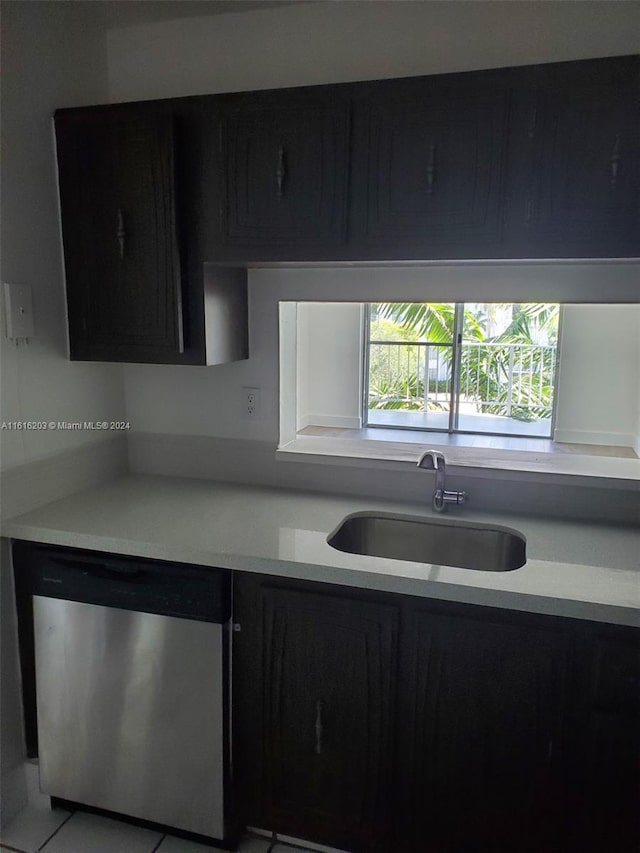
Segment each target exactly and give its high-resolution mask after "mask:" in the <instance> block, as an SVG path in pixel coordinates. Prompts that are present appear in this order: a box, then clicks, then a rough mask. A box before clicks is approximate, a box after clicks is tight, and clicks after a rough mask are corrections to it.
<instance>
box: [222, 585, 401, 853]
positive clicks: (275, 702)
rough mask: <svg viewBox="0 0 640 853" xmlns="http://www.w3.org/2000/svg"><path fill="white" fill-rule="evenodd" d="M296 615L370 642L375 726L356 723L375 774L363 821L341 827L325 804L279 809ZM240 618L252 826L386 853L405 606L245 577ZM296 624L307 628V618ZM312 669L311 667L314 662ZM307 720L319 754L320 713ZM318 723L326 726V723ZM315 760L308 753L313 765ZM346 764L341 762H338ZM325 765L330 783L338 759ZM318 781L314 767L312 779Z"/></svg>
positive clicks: (240, 721) (241, 702) (243, 780)
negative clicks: (282, 723)
mask: <svg viewBox="0 0 640 853" xmlns="http://www.w3.org/2000/svg"><path fill="white" fill-rule="evenodd" d="M318 587H319V588H318ZM296 608H302V609H303V610H304V612H305V613H306V614H307V615H308V616H309V620H308V624H309V626H312V625H313V624H314V620H316V619H317V620H319V622H316V624H319V625H322V624H323V623H324V628H326V626H327V625H331V624H335V627H336V629H337V631H338V632H339V633H340V632H343V633H344V631H345V630H349V631H351V628H350V627H349V626H350V625H353V632H354V634H353V636H354V639H356V640H357V641H358V642H360V640H361V641H362V642H366V644H367V645H366V656H367V660H369V661H370V663H369V664H368V665H370V666H371V667H372V669H371V671H370V672H369V673H368V676H369V677H370V678H371V679H372V680H371V683H370V689H371V690H372V691H373V694H378V695H377V697H376V696H375V695H373V696H372V697H369V699H368V700H367V702H365V705H366V707H367V708H368V709H369V713H368V714H367V717H369V720H368V722H367V720H365V719H363V720H362V721H359V720H353V721H352V723H353V725H356V724H359V722H361V723H362V725H363V726H365V730H364V731H363V734H362V737H363V738H364V740H363V741H362V742H363V743H368V744H369V746H370V747H371V748H372V749H373V753H374V754H372V755H368V754H367V756H366V760H365V762H364V764H366V768H367V769H366V772H365V777H366V778H365V782H364V785H363V789H362V797H363V801H362V806H361V808H362V813H361V814H360V816H359V817H358V816H357V815H354V816H352V817H349V819H348V820H346V821H345V822H344V823H343V824H342V825H341V824H340V820H341V818H340V817H339V815H336V816H335V818H333V819H332V818H331V816H330V814H329V813H327V814H325V815H324V816H323V814H322V813H321V812H319V811H318V809H319V808H320V804H317V805H316V806H315V807H314V806H313V804H311V803H310V804H309V809H308V812H305V810H304V808H302V807H301V808H298V809H292V808H291V807H289V806H287V804H286V803H283V804H279V803H278V802H277V801H275V800H274V799H273V797H274V794H275V788H274V786H273V780H274V774H275V773H276V772H277V764H278V762H279V761H280V759H279V754H280V753H279V745H278V738H277V729H278V725H279V724H278V713H279V711H278V707H279V703H281V702H282V693H283V683H284V682H283V666H285V664H286V661H285V660H284V657H283V656H284V655H285V654H286V650H285V645H284V643H285V639H286V632H287V630H289V629H292V626H293V623H292V624H290V625H287V624H286V622H287V615H286V612H287V609H290V612H292V613H294V612H295V609H296ZM234 613H235V616H234V619H236V620H239V628H240V630H238V631H237V632H236V634H235V643H234V661H235V663H234V668H235V671H236V682H235V688H234V692H235V697H236V701H235V703H234V729H235V731H236V747H235V752H236V768H237V773H238V782H239V786H240V789H241V790H242V791H244V792H245V793H246V794H247V796H245V797H242V796H241V800H243V806H244V808H243V812H244V818H245V820H246V822H247V823H248V824H250V825H252V826H262V827H264V828H267V829H270V830H276V831H278V832H281V833H283V834H286V835H291V836H295V837H300V838H305V837H306V838H309V839H310V840H315V841H319V842H321V843H324V844H329V845H331V846H337V847H340V848H345V849H349V850H351V849H353V850H355V851H362V852H363V853H373V851H375V850H378V851H380V853H386V851H388V849H389V843H390V839H389V836H388V831H389V827H390V824H391V820H390V814H389V810H390V807H391V801H392V798H393V788H392V782H391V770H392V752H393V738H394V736H393V731H394V728H395V662H396V659H397V620H398V615H399V609H398V607H397V606H396V605H395V604H394V603H392V602H390V601H389V599H388V597H386V596H378V595H376V594H375V593H372V594H367V593H364V594H361V593H360V591H357V590H341V589H340V588H335V587H327V586H326V585H318V584H313V583H307V582H297V581H286V580H284V579H282V578H274V577H269V576H250V575H247V574H244V573H243V574H242V575H241V576H236V577H235V580H234ZM279 616H282V617H283V618H279ZM294 618H295V619H296V620H297V621H299V624H302V622H301V621H300V619H301V616H300V615H298V616H295V617H294ZM358 638H359V639H358ZM313 642H315V641H313ZM318 653H319V652H318ZM369 656H370V657H369ZM376 660H377V663H376ZM309 665H310V667H312V666H313V661H310V664H309ZM302 677H303V678H304V673H303V674H302ZM336 689H337V691H338V696H337V697H334V698H335V699H336V700H337V701H338V704H340V691H341V689H342V688H341V686H340V685H339V684H338V685H337V687H336ZM313 698H314V697H312V699H313ZM310 701H311V700H310ZM307 704H308V703H307ZM309 707H310V708H311V712H313V708H312V707H311V706H309ZM323 711H326V713H327V718H326V721H325V722H326V726H327V727H328V728H327V737H330V735H331V732H330V711H331V709H330V708H325V709H323ZM307 717H309V719H308V728H309V737H310V748H311V740H312V738H313V731H312V727H313V724H314V720H313V713H311V716H309V715H308V714H307V715H306V717H305V720H306V719H307ZM334 720H335V717H334ZM316 722H317V721H316ZM320 725H321V726H323V722H322V720H321V721H320ZM238 733H240V737H239V738H238ZM316 735H317V733H316ZM274 736H275V740H274ZM338 743H339V741H338ZM329 745H330V744H329ZM334 748H335V740H334ZM339 748H340V747H339ZM361 757H362V756H361ZM315 758H316V757H315V756H311V753H310V760H315ZM321 758H322V756H319V759H321ZM345 758H346V756H343V758H342V759H340V758H338V763H339V762H340V760H345ZM327 760H328V761H329V762H330V764H329V765H328V766H327V767H326V768H324V769H322V768H320V769H319V770H318V772H319V773H320V774H321V777H323V778H324V780H325V781H326V780H327V779H328V778H329V777H330V774H331V773H332V772H334V771H333V770H332V767H331V762H332V761H333V758H332V756H331V755H329V756H328V758H327ZM334 766H335V765H334ZM363 766H364V765H363ZM327 774H329V775H327ZM303 775H304V774H303ZM314 775H315V771H313V769H312V771H310V774H309V779H311V778H312V777H313V776H314ZM359 791H360V789H358V796H360V793H359ZM314 812H317V814H316V815H314Z"/></svg>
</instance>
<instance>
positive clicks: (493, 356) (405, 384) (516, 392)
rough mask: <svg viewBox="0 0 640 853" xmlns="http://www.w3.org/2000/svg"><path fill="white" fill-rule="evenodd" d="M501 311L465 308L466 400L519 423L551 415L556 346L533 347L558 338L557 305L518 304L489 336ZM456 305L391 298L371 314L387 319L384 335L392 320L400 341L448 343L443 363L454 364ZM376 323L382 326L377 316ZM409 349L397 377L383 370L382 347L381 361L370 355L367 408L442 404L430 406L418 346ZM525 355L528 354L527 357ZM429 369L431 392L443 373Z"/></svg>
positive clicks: (463, 359) (378, 355) (461, 386)
mask: <svg viewBox="0 0 640 853" xmlns="http://www.w3.org/2000/svg"><path fill="white" fill-rule="evenodd" d="M496 308H497V306H491V305H486V306H483V307H481V306H476V307H475V309H474V310H472V309H471V308H470V307H468V306H467V305H465V307H464V312H463V330H462V335H463V341H464V342H465V344H466V345H463V348H462V354H461V359H460V378H459V389H460V392H461V393H462V394H463V395H465V396H466V397H467V400H469V399H471V400H473V401H474V402H475V404H476V407H477V410H478V411H480V412H483V413H487V414H493V415H502V416H508V417H512V418H516V419H520V420H534V419H537V418H543V417H549V416H550V415H551V406H552V402H553V375H554V368H555V356H554V352H553V350H552V349H544V348H543V347H541V346H532V345H535V344H539V343H540V342H541V341H545V342H549V343H555V340H556V338H557V322H558V309H559V306H558V305H555V304H549V303H521V304H514V305H512V306H511V319H510V322H509V323H508V325H507V327H506V328H504V329H503V330H502V331H501V332H499V333H498V334H496V335H493V336H487V334H486V332H487V329H488V328H490V327H491V326H492V325H495V316H493V317H492V315H495V314H496ZM455 309H456V307H455V304H454V303H421V302H420V303H419V302H413V303H411V302H409V303H388V302H387V303H376V304H375V305H374V306H373V313H374V316H376V317H377V318H382V320H383V321H384V323H385V328H386V335H388V334H389V325H390V324H392V326H393V327H395V328H396V329H397V330H398V331H399V332H400V333H401V335H399V337H400V339H401V340H407V341H420V340H421V341H427V342H429V343H433V344H446V345H447V346H446V347H445V348H443V349H441V352H442V353H443V361H445V362H447V363H448V364H449V365H450V363H451V358H452V355H453V335H454V323H455ZM492 320H493V322H492ZM377 322H378V324H380V319H378V321H377ZM372 330H373V326H372ZM372 338H373V335H372ZM394 338H395V336H394ZM386 339H387V340H390V339H391V338H386ZM481 344H485V345H488V344H490V345H491V346H481ZM524 346H528V349H524ZM406 349H407V365H408V366H409V367H410V369H408V370H406V371H402V372H401V371H400V370H398V371H397V372H396V374H395V375H392V374H391V371H388V372H387V373H386V375H385V373H384V371H383V370H382V369H381V353H380V352H377V353H376V358H373V357H372V359H371V361H370V371H369V377H370V380H369V389H370V392H369V407H370V408H377V409H405V410H406V409H413V410H416V409H421V410H424V409H425V404H424V401H425V400H426V401H427V405H426V408H429V409H431V408H442V405H441V404H437V405H432V404H431V401H430V400H429V393H427V394H426V395H425V393H424V392H425V388H424V386H425V382H424V379H423V378H422V376H421V371H420V370H419V369H417V368H416V366H415V363H414V362H412V360H411V359H412V357H413V359H414V360H415V358H416V349H417V348H416V347H411V346H410V345H408V346H407V347H406ZM409 350H411V352H409ZM525 352H526V353H527V355H526V356H525V355H523V353H525ZM372 356H373V347H372ZM398 361H400V359H398ZM403 361H404V358H403ZM426 372H427V376H428V392H432V391H433V390H434V388H433V384H434V382H435V383H438V377H436V379H435V380H434V379H433V378H431V377H430V376H429V374H428V371H426ZM465 392H466V393H465Z"/></svg>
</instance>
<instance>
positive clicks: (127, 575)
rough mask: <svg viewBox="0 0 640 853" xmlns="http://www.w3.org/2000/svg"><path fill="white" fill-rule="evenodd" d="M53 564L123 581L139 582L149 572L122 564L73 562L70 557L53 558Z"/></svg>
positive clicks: (86, 561) (87, 561)
mask: <svg viewBox="0 0 640 853" xmlns="http://www.w3.org/2000/svg"><path fill="white" fill-rule="evenodd" d="M50 559H51V562H52V563H56V564H57V565H59V566H64V567H65V568H66V569H74V570H77V571H82V572H85V573H87V574H92V575H96V576H97V577H111V578H116V577H117V578H122V579H123V580H137V579H138V578H143V577H146V576H147V575H148V574H149V572H148V571H147V570H146V569H140V568H134V567H129V566H126V565H124V564H120V563H117V564H116V563H106V562H104V561H102V562H99V563H92V562H90V561H89V560H73V559H70V558H69V557H51V558H50Z"/></svg>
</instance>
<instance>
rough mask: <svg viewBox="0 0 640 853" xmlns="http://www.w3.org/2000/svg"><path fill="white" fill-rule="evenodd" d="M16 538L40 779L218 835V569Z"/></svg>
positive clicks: (94, 800) (97, 802) (221, 824)
mask: <svg viewBox="0 0 640 853" xmlns="http://www.w3.org/2000/svg"><path fill="white" fill-rule="evenodd" d="M27 548H28V554H29V555H30V558H29V560H28V562H29V572H30V574H31V581H30V586H31V589H32V593H33V629H34V642H35V672H36V696H37V721H38V742H39V762H40V787H41V790H42V791H43V792H44V793H46V794H49V795H50V796H52V797H54V798H56V799H59V800H62V801H71V802H73V803H76V804H83V805H88V806H92V807H97V808H100V809H106V810H109V811H113V812H117V813H119V814H123V815H129V816H132V817H135V818H138V819H141V820H144V821H152V822H154V823H158V824H163V825H165V826H170V827H174V828H177V829H179V830H182V831H184V832H188V833H196V834H198V835H203V836H208V837H209V838H213V839H217V840H220V841H222V840H224V839H225V838H226V837H227V833H226V832H225V828H226V826H225V817H226V809H225V805H226V803H225V794H226V793H227V792H226V789H225V784H226V780H227V777H228V772H229V765H230V762H229V747H228V742H227V741H228V738H227V731H226V729H227V727H228V703H229V690H228V684H229V672H228V669H229V667H228V662H227V660H228V656H227V637H228V620H229V617H230V591H229V577H228V575H229V573H228V572H226V571H224V570H220V569H206V568H200V567H197V566H189V565H176V564H172V563H161V562H155V561H150V560H142V559H135V558H126V557H114V556H113V555H105V554H99V553H94V552H88V551H77V550H71V549H63V548H53V547H49V546H33V545H31V546H27Z"/></svg>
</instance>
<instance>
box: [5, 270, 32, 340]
mask: <svg viewBox="0 0 640 853" xmlns="http://www.w3.org/2000/svg"><path fill="white" fill-rule="evenodd" d="M4 299H5V309H6V312H5V314H6V318H7V337H8V338H10V339H12V340H18V339H22V338H32V337H33V300H32V297H31V287H30V286H29V285H28V284H7V283H6V282H5V284H4Z"/></svg>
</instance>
